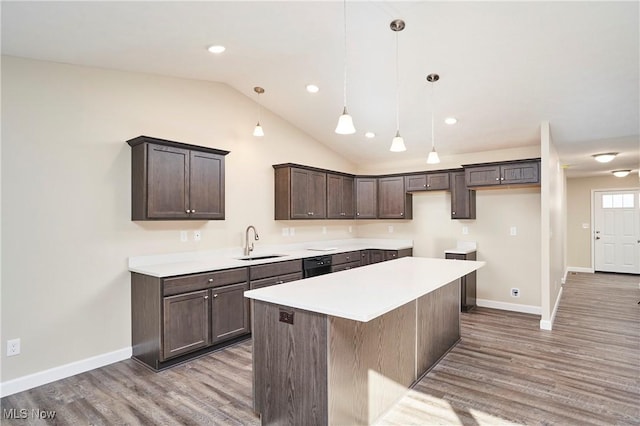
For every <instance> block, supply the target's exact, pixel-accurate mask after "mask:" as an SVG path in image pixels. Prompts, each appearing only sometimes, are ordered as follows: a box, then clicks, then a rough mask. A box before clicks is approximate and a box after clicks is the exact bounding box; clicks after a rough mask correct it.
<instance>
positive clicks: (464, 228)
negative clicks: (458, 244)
mask: <svg viewBox="0 0 640 426" xmlns="http://www.w3.org/2000/svg"><path fill="white" fill-rule="evenodd" d="M462 235H469V227H468V226H463V227H462Z"/></svg>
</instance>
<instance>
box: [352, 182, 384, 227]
mask: <svg viewBox="0 0 640 426" xmlns="http://www.w3.org/2000/svg"><path fill="white" fill-rule="evenodd" d="M355 180H356V219H377V218H378V179H377V178H375V177H356V179H355Z"/></svg>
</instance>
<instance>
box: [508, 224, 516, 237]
mask: <svg viewBox="0 0 640 426" xmlns="http://www.w3.org/2000/svg"><path fill="white" fill-rule="evenodd" d="M509 235H511V236H512V237H513V236H516V235H518V228H516V227H515V226H512V227H511V228H509Z"/></svg>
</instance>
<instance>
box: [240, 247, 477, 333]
mask: <svg viewBox="0 0 640 426" xmlns="http://www.w3.org/2000/svg"><path fill="white" fill-rule="evenodd" d="M484 264H485V262H476V261H470V260H450V259H432V258H425V257H404V258H402V259H395V260H390V261H387V262H381V263H376V264H373V265H368V266H364V267H361V268H354V269H350V270H347V271H341V272H334V273H332V274H327V275H320V276H317V277H312V278H306V279H304V280H299V281H292V282H288V283H284V284H280V285H274V286H270V287H265V288H260V289H257V290H250V291H246V292H245V293H244V295H245V297H248V298H251V299H255V300H261V301H263V302H269V303H275V304H278V305H283V306H289V307H292V308H298V309H304V310H307V311H312V312H318V313H321V314H326V315H332V316H336V317H341V318H346V319H350V320H355V321H362V322H367V321H370V320H372V319H374V318H376V317H378V316H380V315H383V314H385V313H387V312H390V311H392V310H394V309H396V308H398V307H400V306H402V305H404V304H405V303H408V302H410V301H412V300H415V299H417V298H418V297H420V296H423V295H425V294H427V293H430V292H432V291H434V290H436V289H438V288H440V287H442V286H444V285H446V284H448V283H450V282H451V281H454V280H456V279H458V278H460V277H462V276H464V275H466V274H468V273H470V272H473V271H475V270H477V269H479V268H481V267H482V266H484Z"/></svg>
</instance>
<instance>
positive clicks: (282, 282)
mask: <svg viewBox="0 0 640 426" xmlns="http://www.w3.org/2000/svg"><path fill="white" fill-rule="evenodd" d="M276 284H284V281H282V280H280V281H276Z"/></svg>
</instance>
